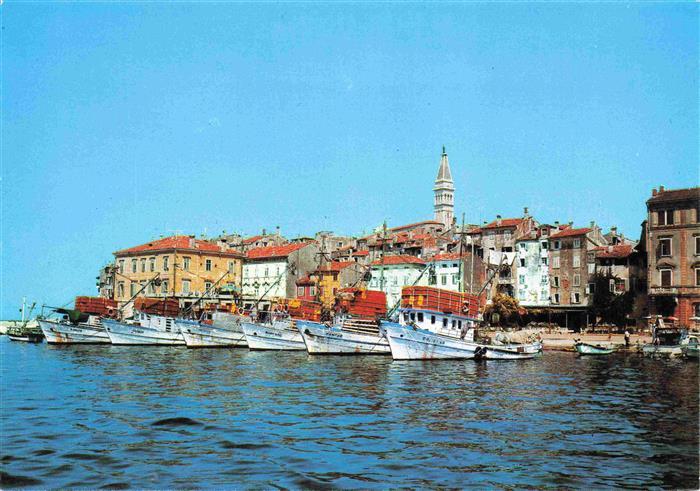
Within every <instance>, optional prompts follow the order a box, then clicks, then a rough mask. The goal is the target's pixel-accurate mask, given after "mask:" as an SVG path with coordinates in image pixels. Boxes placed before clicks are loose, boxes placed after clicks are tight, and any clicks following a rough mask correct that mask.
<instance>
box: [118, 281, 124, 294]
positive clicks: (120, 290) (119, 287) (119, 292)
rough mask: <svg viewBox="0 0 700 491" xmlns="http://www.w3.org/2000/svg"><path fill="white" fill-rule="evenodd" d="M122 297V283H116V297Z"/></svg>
mask: <svg viewBox="0 0 700 491" xmlns="http://www.w3.org/2000/svg"><path fill="white" fill-rule="evenodd" d="M123 296H124V282H123V281H120V282H119V283H117V297H119V298H121V297H123Z"/></svg>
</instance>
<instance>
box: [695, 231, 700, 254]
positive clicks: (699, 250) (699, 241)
mask: <svg viewBox="0 0 700 491" xmlns="http://www.w3.org/2000/svg"><path fill="white" fill-rule="evenodd" d="M695 254H696V255H697V254H700V235H696V236H695Z"/></svg>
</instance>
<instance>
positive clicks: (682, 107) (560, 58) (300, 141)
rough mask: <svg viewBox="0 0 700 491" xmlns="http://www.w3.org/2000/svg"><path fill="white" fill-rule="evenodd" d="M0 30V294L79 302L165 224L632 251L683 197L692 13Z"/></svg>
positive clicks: (198, 20) (568, 7)
mask: <svg viewBox="0 0 700 491" xmlns="http://www.w3.org/2000/svg"><path fill="white" fill-rule="evenodd" d="M0 13H1V15H2V95H1V100H2V147H1V152H0V153H1V157H2V159H1V160H2V292H1V294H2V298H1V300H2V302H1V308H2V310H1V311H0V318H10V317H14V316H15V315H16V312H17V311H16V309H17V307H18V304H19V302H20V301H21V298H22V296H23V295H26V296H28V297H29V298H31V299H32V300H36V301H38V302H39V303H41V302H45V303H47V304H57V303H60V304H64V303H66V302H68V301H69V300H70V299H71V298H72V297H73V296H75V295H76V294H92V293H94V291H95V289H94V284H95V280H94V278H95V276H96V274H97V271H98V269H99V268H100V266H102V265H103V264H105V263H106V262H107V261H108V260H110V258H111V253H112V252H113V251H115V250H117V249H120V248H123V247H127V246H131V245H135V244H139V243H143V242H146V241H148V240H150V239H152V238H154V237H158V236H159V235H161V234H163V235H168V234H171V233H173V232H174V231H180V232H184V233H195V234H201V233H204V232H206V233H208V234H209V235H213V234H216V233H219V232H221V231H222V230H226V231H227V232H234V231H235V232H239V233H244V234H253V233H256V232H259V231H260V229H261V228H263V227H266V228H267V229H274V227H275V226H277V225H279V226H280V227H281V230H282V233H283V234H285V235H287V236H296V235H299V234H311V233H313V232H314V231H316V230H334V231H336V232H338V233H345V234H359V233H362V232H363V231H369V230H371V229H372V228H374V227H376V226H378V225H379V224H380V223H381V222H382V221H383V220H385V219H386V220H387V221H388V223H389V225H390V226H392V225H399V224H403V223H408V222H412V221H418V220H422V219H429V218H431V217H432V185H433V180H434V178H435V174H436V172H437V167H438V163H439V158H440V151H441V146H442V145H445V146H446V147H447V152H448V154H449V156H450V162H451V166H452V173H453V176H454V178H455V181H456V182H455V184H456V196H455V205H456V212H457V214H458V215H461V213H462V212H464V213H466V219H467V221H468V222H472V223H478V222H480V221H482V220H487V219H488V220H490V219H493V218H494V217H495V215H496V214H499V213H500V214H501V215H503V216H519V215H520V214H521V213H522V208H523V206H529V208H530V211H531V213H532V214H533V215H534V216H535V217H536V218H537V219H539V220H540V221H545V222H552V221H554V220H560V221H568V220H574V221H575V222H576V223H578V224H581V225H585V224H588V222H589V221H590V220H596V221H597V223H599V224H600V225H601V226H603V227H604V228H606V229H607V228H608V227H610V226H611V225H617V226H618V227H619V228H620V229H621V231H623V232H624V233H626V234H628V235H631V236H634V237H638V236H639V232H640V227H639V225H640V223H641V221H642V220H643V219H644V216H645V205H644V201H645V200H646V199H647V198H648V197H649V195H650V192H651V189H652V187H655V186H658V185H660V184H663V185H665V186H666V187H669V188H673V187H689V186H694V185H697V184H698V44H699V43H698V7H697V5H696V4H692V3H689V4H682V3H673V4H663V3H651V4H642V3H632V4H610V3H593V4H582V3H573V4H566V3H556V4H546V3H523V4H520V3H517V4H516V3H467V4H454V3H450V4H436V3H430V4H420V3H411V4H392V3H381V4H379V3H378V4H359V3H341V4H311V3H284V4H269V3H267V4H266V3H249V4H225V3H204V4H197V3H178V4H173V5H168V4H165V3H151V4H149V3H136V4H130V3H127V2H122V3H114V4H111V3H55V4H52V3H20V2H13V1H12V0H6V1H5V3H4V4H3V5H2V6H1V7H0Z"/></svg>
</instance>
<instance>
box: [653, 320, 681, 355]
mask: <svg viewBox="0 0 700 491" xmlns="http://www.w3.org/2000/svg"><path fill="white" fill-rule="evenodd" d="M651 339H652V341H651V344H645V345H644V346H642V353H643V354H644V356H649V357H651V358H676V357H679V356H683V352H684V350H685V346H686V345H687V344H688V332H687V331H686V330H685V329H681V328H679V327H673V326H670V327H667V326H666V324H665V323H664V319H663V318H662V317H661V316H657V317H656V320H655V322H654V325H653V326H652V334H651Z"/></svg>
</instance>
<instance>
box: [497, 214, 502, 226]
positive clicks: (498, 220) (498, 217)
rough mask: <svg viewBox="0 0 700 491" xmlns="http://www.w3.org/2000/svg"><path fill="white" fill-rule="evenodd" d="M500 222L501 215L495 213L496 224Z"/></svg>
mask: <svg viewBox="0 0 700 491" xmlns="http://www.w3.org/2000/svg"><path fill="white" fill-rule="evenodd" d="M500 224H501V215H496V225H500Z"/></svg>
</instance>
